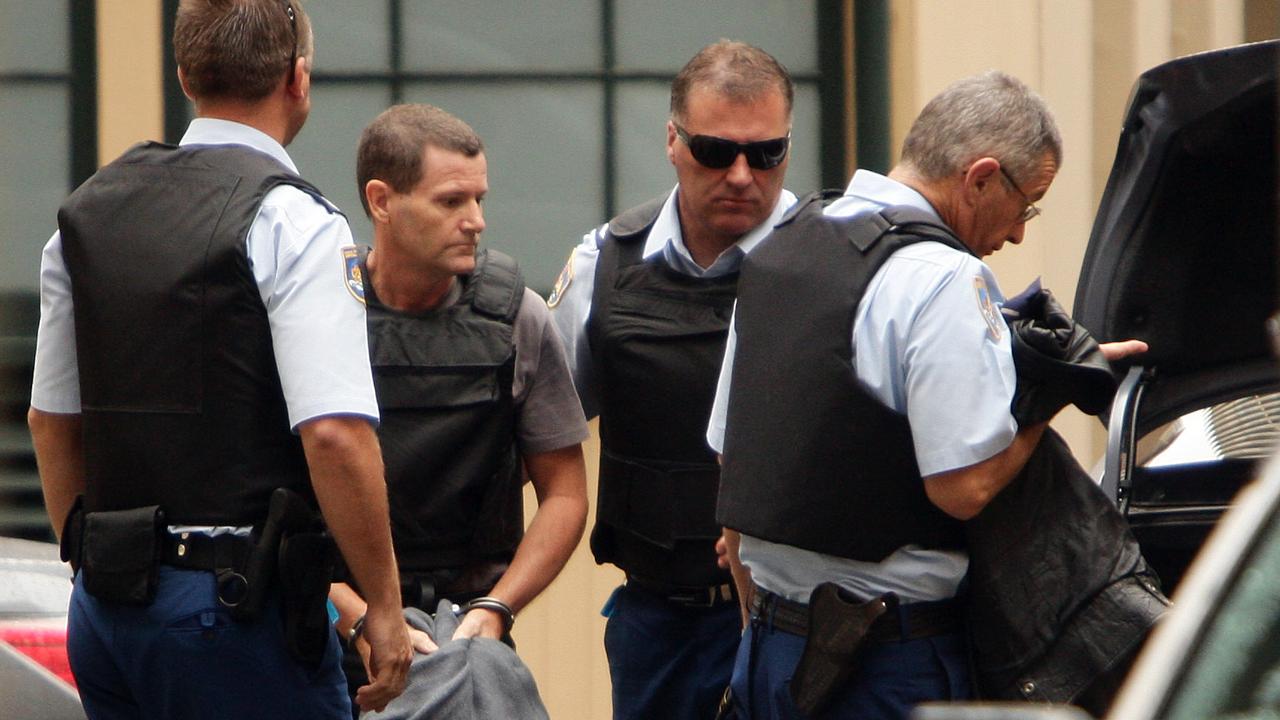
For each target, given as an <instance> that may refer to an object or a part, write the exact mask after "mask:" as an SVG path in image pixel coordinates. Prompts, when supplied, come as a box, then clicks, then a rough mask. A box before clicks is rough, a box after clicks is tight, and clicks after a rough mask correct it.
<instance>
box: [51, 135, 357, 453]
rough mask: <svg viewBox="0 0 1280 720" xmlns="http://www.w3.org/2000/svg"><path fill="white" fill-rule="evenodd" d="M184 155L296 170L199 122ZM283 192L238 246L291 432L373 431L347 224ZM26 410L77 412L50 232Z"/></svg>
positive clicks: (69, 326) (59, 268) (274, 145)
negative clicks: (249, 159)
mask: <svg viewBox="0 0 1280 720" xmlns="http://www.w3.org/2000/svg"><path fill="white" fill-rule="evenodd" d="M181 145H183V146H193V145H243V146H246V147H249V148H251V149H253V150H256V151H258V152H261V153H265V154H266V155H269V156H271V157H272V158H274V159H276V160H277V161H279V162H280V163H281V164H283V165H284V166H285V167H287V168H289V169H290V170H292V171H293V172H295V173H296V172H297V168H296V167H295V166H294V164H293V160H291V159H290V158H289V155H288V153H286V152H285V150H284V148H283V147H281V145H280V144H279V143H278V142H276V141H275V140H274V139H272V138H271V137H269V136H267V135H266V134H264V133H262V132H260V131H258V130H256V129H254V128H252V127H249V126H247V125H242V124H240V123H235V122H230V121H226V120H214V119H209V118H198V119H196V120H193V121H192V122H191V125H190V126H189V127H188V128H187V132H186V134H185V135H184V136H183V138H182V141H181ZM330 208H332V206H331V205H325V204H322V201H321V200H319V199H317V198H314V197H313V196H311V195H310V194H308V193H306V192H303V191H302V190H299V189H298V188H295V187H293V186H290V185H282V186H280V187H277V188H275V189H273V190H271V192H269V193H267V195H266V197H265V198H264V199H263V202H262V205H261V207H260V208H259V210H258V215H257V217H256V218H255V219H254V221H253V224H252V226H251V227H250V229H249V235H248V237H247V238H246V239H245V243H246V249H247V251H248V255H249V263H250V265H251V266H252V269H253V276H254V279H255V280H256V282H257V286H258V292H259V294H260V295H261V297H262V302H263V304H265V305H266V308H267V317H268V320H269V322H270V326H271V337H272V345H273V347H274V350H275V357H276V365H277V367H278V368H279V371H280V381H281V384H282V386H283V388H284V396H285V401H286V403H287V405H288V409H289V422H290V424H291V425H292V426H293V427H294V428H295V429H296V428H297V426H298V425H299V424H301V423H303V422H306V421H307V420H311V419H315V418H318V417H322V416H326V415H356V416H363V417H366V418H368V419H370V420H371V421H374V422H376V421H377V419H378V404H377V400H376V398H375V396H374V391H373V375H372V373H371V371H370V369H369V350H368V340H367V337H366V334H365V311H364V304H363V303H362V301H360V300H358V299H357V298H356V297H355V296H354V295H353V294H352V293H351V292H350V291H349V290H348V289H347V285H346V282H345V279H344V273H345V266H344V264H343V258H342V252H341V250H342V248H343V247H344V246H349V245H352V244H353V242H352V239H351V230H350V228H349V227H348V225H347V221H346V218H344V217H342V216H341V215H339V214H337V213H333V212H330ZM31 405H32V407H35V408H36V409H39V410H43V411H45V412H51V413H78V412H80V381H79V367H78V364H77V360H76V344H75V315H74V311H73V307H72V299H71V280H70V277H69V276H68V274H67V269H66V265H65V263H64V262H63V258H62V237H61V235H60V234H59V233H57V232H55V233H54V234H53V237H52V238H50V240H49V242H48V244H47V245H45V248H44V253H43V256H42V257H41V262H40V326H39V330H38V334H37V336H36V359H35V374H34V379H33V382H32V388H31Z"/></svg>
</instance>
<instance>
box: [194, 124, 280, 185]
mask: <svg viewBox="0 0 1280 720" xmlns="http://www.w3.org/2000/svg"><path fill="white" fill-rule="evenodd" d="M178 145H179V146H186V145H244V146H247V147H250V148H252V149H254V150H257V151H258V152H260V153H265V154H266V155H270V156H271V157H272V158H274V159H275V160H277V161H279V162H280V163H281V164H282V165H284V166H285V167H287V168H289V170H290V171H292V172H293V174H295V175H297V174H298V167H297V166H296V165H294V164H293V159H292V158H290V157H289V153H287V152H285V150H284V146H282V145H281V144H280V143H278V142H276V141H275V138H272V137H271V136H270V135H267V134H266V133H264V132H262V131H261V130H259V129H257V128H255V127H251V126H249V125H245V124H243V123H238V122H235V121H232V120H219V119H217V118H196V119H194V120H192V121H191V124H190V125H188V126H187V132H186V133H185V134H183V136H182V140H180V141H179V142H178Z"/></svg>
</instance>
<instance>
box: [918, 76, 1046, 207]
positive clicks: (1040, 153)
mask: <svg viewBox="0 0 1280 720" xmlns="http://www.w3.org/2000/svg"><path fill="white" fill-rule="evenodd" d="M1046 152H1047V153H1051V154H1052V156H1053V160H1054V163H1055V164H1057V165H1059V166H1061V165H1062V135H1061V134H1060V133H1059V132H1058V125H1057V123H1055V122H1054V120H1053V115H1052V113H1050V112H1049V108H1048V106H1046V105H1045V103H1044V100H1043V99H1042V98H1041V97H1040V96H1039V95H1037V94H1036V93H1035V92H1033V91H1032V90H1031V89H1030V88H1028V87H1027V86H1026V85H1025V84H1023V83H1022V81H1021V80H1018V79H1017V78H1015V77H1013V76H1012V75H1009V74H1007V73H1003V72H1000V71H999V70H989V71H987V72H985V73H983V74H981V75H974V76H972V77H968V78H964V79H963V80H958V81H956V82H955V83H952V84H951V85H950V86H949V87H947V89H945V90H943V91H942V92H940V93H938V94H937V95H936V96H934V98H933V99H932V100H930V101H929V103H928V104H927V105H925V106H924V110H921V111H920V115H919V116H918V117H917V118H916V120H915V122H914V123H913V124H912V125H911V130H910V131H909V132H908V133H907V138H906V140H904V141H903V142H902V163H903V164H904V165H907V166H909V167H911V168H912V169H913V170H915V171H916V172H917V173H919V174H920V175H921V176H922V177H923V178H925V179H928V180H940V179H942V178H945V177H947V176H948V175H951V174H953V173H958V172H963V171H964V169H965V168H966V167H967V166H968V165H969V164H970V163H972V162H973V161H974V160H976V159H978V158H980V157H987V156H990V157H994V158H995V159H997V160H999V161H1000V163H1001V164H1002V165H1003V166H1004V167H1005V169H1006V170H1007V171H1008V172H1009V174H1010V175H1012V176H1013V177H1014V178H1017V179H1018V181H1019V182H1026V181H1027V180H1026V178H1029V177H1031V176H1032V174H1034V172H1035V170H1036V168H1037V167H1039V165H1040V163H1041V161H1042V160H1043V158H1044V155H1045V153H1046Z"/></svg>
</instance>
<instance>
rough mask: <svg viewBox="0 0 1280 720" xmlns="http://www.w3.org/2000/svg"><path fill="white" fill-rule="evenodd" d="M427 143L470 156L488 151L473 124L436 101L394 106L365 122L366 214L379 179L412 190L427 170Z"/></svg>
mask: <svg viewBox="0 0 1280 720" xmlns="http://www.w3.org/2000/svg"><path fill="white" fill-rule="evenodd" d="M428 146H430V147H437V148H440V149H442V150H448V151H450V152H456V153H461V154H463V155H466V156H467V157H475V156H476V155H479V154H480V153H482V152H484V143H483V142H482V141H481V140H480V136H479V135H477V134H476V131H475V130H472V129H471V126H470V125H468V124H466V123H465V122H463V121H461V120H459V119H458V118H456V117H454V116H453V115H450V114H449V113H447V112H445V111H444V110H441V109H440V108H438V107H435V106H433V105H420V104H410V105H392V106H391V107H389V108H387V109H386V110H383V111H382V113H381V114H380V115H378V117H376V118H374V119H373V122H371V123H369V125H368V126H367V127H365V129H364V132H362V133H360V145H359V147H358V148H357V150H356V185H357V192H358V194H359V195H360V204H361V205H363V206H364V214H365V215H368V214H369V202H368V200H366V199H365V197H364V187H365V185H367V184H369V181H370V180H374V179H377V180H381V181H383V182H385V183H386V184H388V185H390V186H391V189H393V190H395V191H396V192H398V193H406V192H409V191H410V190H412V189H413V187H414V186H415V185H417V184H418V182H419V181H420V180H422V174H423V173H424V172H425V171H426V168H424V167H423V165H422V156H423V153H424V151H425V150H426V149H427V147H428Z"/></svg>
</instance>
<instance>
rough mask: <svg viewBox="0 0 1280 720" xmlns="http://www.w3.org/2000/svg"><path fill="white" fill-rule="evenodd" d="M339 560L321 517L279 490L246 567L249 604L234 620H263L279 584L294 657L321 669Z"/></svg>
mask: <svg viewBox="0 0 1280 720" xmlns="http://www.w3.org/2000/svg"><path fill="white" fill-rule="evenodd" d="M336 555H337V551H336V548H335V546H334V544H333V539H332V538H331V537H330V536H329V534H328V533H327V532H326V531H325V528H324V521H323V519H322V518H321V516H320V513H319V512H317V511H316V510H315V508H313V507H312V506H311V504H310V503H308V502H307V501H306V500H305V499H304V498H303V497H302V496H301V495H299V494H298V493H296V492H294V491H292V490H289V489H288V488H276V489H275V490H274V491H273V492H272V493H271V501H270V504H269V506H268V509H267V519H266V520H265V521H264V522H263V524H262V530H261V531H260V532H259V533H258V537H257V541H256V542H255V543H254V547H253V550H252V551H251V552H250V554H249V561H248V563H247V564H246V567H245V571H244V577H245V581H246V584H247V590H246V592H245V594H244V599H243V600H242V601H240V602H238V603H236V604H235V605H234V606H232V607H231V616H232V617H234V618H236V619H237V620H255V619H257V618H258V617H259V616H261V614H262V611H263V608H265V607H266V604H267V599H268V592H269V591H270V589H271V587H272V586H273V584H274V581H275V580H277V579H278V580H279V583H278V587H279V588H280V612H281V620H282V621H283V623H284V631H285V644H286V646H287V647H288V649H289V654H290V655H292V656H293V658H294V659H295V660H297V661H298V662H300V663H302V664H304V665H307V666H309V667H314V666H316V665H318V664H319V663H320V660H321V658H323V656H324V649H325V646H326V644H327V642H328V636H329V634H330V633H331V632H333V630H332V629H331V628H330V626H329V614H328V610H327V607H326V605H325V600H326V599H328V597H329V583H330V582H331V581H332V578H333V572H334V562H335V557H336Z"/></svg>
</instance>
